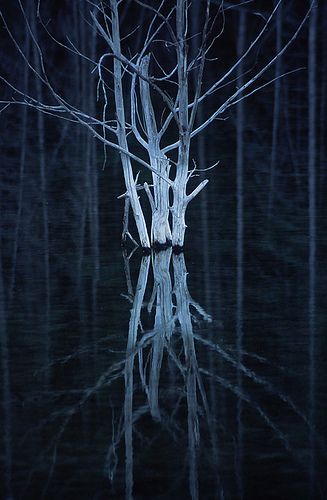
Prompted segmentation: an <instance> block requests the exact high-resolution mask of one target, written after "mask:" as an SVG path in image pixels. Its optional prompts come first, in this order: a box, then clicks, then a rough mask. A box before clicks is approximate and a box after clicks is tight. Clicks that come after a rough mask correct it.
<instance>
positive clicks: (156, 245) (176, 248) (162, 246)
mask: <svg viewBox="0 0 327 500" xmlns="http://www.w3.org/2000/svg"><path fill="white" fill-rule="evenodd" d="M121 247H122V248H123V249H124V250H127V247H128V245H127V241H126V240H123V241H122V242H121ZM137 248H141V249H142V253H143V255H150V254H151V253H152V252H154V253H159V252H163V251H165V250H167V249H168V248H172V250H173V253H174V254H176V255H179V254H180V253H183V252H184V246H181V245H173V243H172V241H171V240H166V242H165V243H160V242H159V241H154V242H153V243H152V245H151V247H148V246H144V247H142V246H141V247H139V246H138V245H135V246H134V249H135V250H136V249H137Z"/></svg>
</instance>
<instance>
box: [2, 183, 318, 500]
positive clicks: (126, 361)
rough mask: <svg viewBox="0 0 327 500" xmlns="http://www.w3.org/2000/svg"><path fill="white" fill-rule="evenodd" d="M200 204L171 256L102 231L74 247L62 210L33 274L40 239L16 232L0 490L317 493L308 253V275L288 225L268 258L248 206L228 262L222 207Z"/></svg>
mask: <svg viewBox="0 0 327 500" xmlns="http://www.w3.org/2000/svg"><path fill="white" fill-rule="evenodd" d="M209 193H211V195H210V196H212V199H210V197H209V210H210V206H211V205H210V203H211V202H212V204H214V201H215V199H214V198H213V194H212V191H209ZM202 203H203V200H202ZM200 206H201V203H200ZM202 208H203V206H202ZM212 212H213V213H211V216H210V228H211V229H210V231H211V233H210V234H211V235H215V236H211V237H210V238H208V235H204V234H203V232H201V231H200V230H199V234H197V230H196V229H195V230H194V231H191V235H190V236H189V239H188V245H187V248H186V251H185V256H184V255H183V254H181V255H171V252H170V251H169V250H168V251H167V252H162V253H159V254H157V255H153V256H146V257H144V256H143V257H142V254H141V252H140V251H137V252H135V253H134V254H133V255H132V256H131V257H130V258H128V256H127V254H126V255H123V254H122V252H121V250H120V247H119V241H118V240H117V241H115V240H112V237H111V238H110V233H108V238H106V237H104V238H102V241H103V243H102V244H101V246H100V248H99V260H98V261H97V260H96V259H95V257H94V253H93V252H92V246H91V245H86V247H85V250H84V255H83V259H82V263H81V264H79V262H80V258H81V256H80V255H79V251H78V250H75V251H74V250H73V249H72V248H73V247H72V246H71V247H69V245H68V244H66V245H65V244H64V243H62V242H63V241H68V240H69V238H70V237H71V235H70V234H69V232H68V231H67V227H66V229H65V224H64V221H62V231H61V233H60V234H59V233H58V231H57V230H56V231H57V232H56V240H55V241H54V242H53V243H52V245H53V248H54V250H53V253H52V252H50V282H49V283H48V286H46V285H45V280H44V270H43V266H42V251H41V250H40V255H37V254H36V253H33V254H31V253H30V252H27V251H26V248H25V251H26V252H27V254H26V255H25V257H24V259H22V258H21V257H22V256H24V247H22V248H21V250H20V251H21V256H20V258H19V259H18V265H19V268H18V278H17V282H16V285H15V294H14V300H13V301H12V304H11V305H10V310H6V301H4V300H3V301H2V316H1V318H2V319H1V323H2V324H1V327H2V345H1V347H2V350H1V353H2V354H1V367H2V377H1V380H2V382H1V386H2V392H1V394H2V396H1V397H2V406H1V408H2V413H1V415H2V416H1V429H2V430H1V436H2V438H1V442H2V454H1V464H2V465H1V470H2V473H1V474H2V480H1V496H2V498H6V499H8V498H24V499H30V498H31V499H38V498H46V499H52V498H56V499H57V498H58V499H59V498H60V499H72V498H83V499H84V498H85V499H91V498H94V499H95V498H99V499H100V498H101V499H102V498H103V499H105V498H113V499H115V498H117V499H120V498H125V497H126V498H135V499H145V498H146V499H149V498H151V499H152V498H156V499H157V498H158V499H159V498H175V497H177V496H178V497H179V498H192V499H197V498H206V499H207V498H208V499H211V498H213V499H214V498H217V499H223V498H224V499H242V498H244V499H263V498H265V499H266V498H267V499H268V498H269V499H302V498H303V499H304V498H321V499H323V498H326V492H327V490H326V478H325V468H324V466H325V463H324V461H325V458H326V441H325V439H324V431H325V426H326V424H325V419H324V417H325V413H324V410H325V407H324V405H323V403H324V401H325V396H326V365H325V359H324V355H325V353H326V340H325V331H326V330H325V327H326V321H325V319H326V316H325V306H326V299H325V289H326V275H325V274H324V273H323V272H322V271H323V267H321V266H320V262H319V260H318V261H317V262H316V266H317V269H318V273H317V279H316V281H315V283H314V288H312V286H311V287H310V283H309V279H308V276H309V269H308V262H307V259H306V258H305V255H306V238H305V230H304V229H303V227H302V228H301V226H299V227H300V229H298V230H293V234H292V241H296V245H293V244H289V245H288V247H287V248H286V249H285V251H284V254H282V255H280V256H278V252H279V249H278V243H276V242H275V251H276V252H277V255H275V257H274V259H273V257H272V255H271V248H270V246H271V235H269V234H267V235H266V239H264V240H263V239H262V236H260V237H259V236H258V234H257V231H258V227H260V225H262V224H260V219H259V217H257V218H254V217H253V214H252V216H251V213H250V214H249V217H248V219H247V218H246V217H245V222H246V221H247V220H248V222H247V223H246V224H245V229H246V231H245V234H251V238H248V240H247V239H245V242H244V248H245V253H244V259H243V266H242V269H243V280H240V279H239V276H240V274H239V273H240V269H239V268H238V265H237V258H236V256H237V253H236V251H235V238H234V233H233V231H234V227H233V222H232V221H231V225H229V224H226V225H225V226H224V225H222V224H221V222H219V220H220V221H221V219H219V220H218V218H216V219H215V213H214V210H213V211H212ZM193 216H194V214H193V215H192V213H191V215H190V219H191V220H192V217H193ZM250 216H251V217H250ZM261 222H262V221H261ZM303 223H305V217H304V218H303ZM111 230H112V233H111V235H114V234H116V233H115V231H117V233H118V230H119V228H118V227H117V228H115V226H114V225H113V226H112V229H111ZM283 234H284V237H285V238H286V237H287V231H286V230H285V231H284V233H283V232H280V233H279V235H280V237H281V236H282V235H283ZM280 241H282V240H280ZM299 242H300V244H299ZM28 255H29V259H28ZM40 262H41V263H40ZM3 263H4V264H5V263H6V261H5V259H3ZM8 263H9V258H8ZM8 268H10V266H9V264H8V266H7V267H6V266H3V275H4V283H6V282H7V281H6V280H7V277H8V276H7V275H9V274H10V273H9V270H8ZM205 269H206V272H205ZM320 269H321V272H319V270H320ZM8 279H9V278H8ZM47 290H48V291H49V292H50V302H49V301H48V300H47ZM4 292H5V290H4ZM6 295H7V294H6V293H3V294H2V297H5V296H6Z"/></svg>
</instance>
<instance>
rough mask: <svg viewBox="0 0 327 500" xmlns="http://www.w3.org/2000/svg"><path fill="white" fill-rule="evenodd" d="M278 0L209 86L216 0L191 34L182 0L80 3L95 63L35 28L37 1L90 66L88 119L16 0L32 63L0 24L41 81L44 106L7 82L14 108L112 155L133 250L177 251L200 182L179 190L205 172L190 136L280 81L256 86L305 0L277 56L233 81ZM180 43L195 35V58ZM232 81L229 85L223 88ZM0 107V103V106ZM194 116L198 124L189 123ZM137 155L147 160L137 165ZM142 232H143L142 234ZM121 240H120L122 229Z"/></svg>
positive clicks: (218, 9) (220, 16)
mask: <svg viewBox="0 0 327 500" xmlns="http://www.w3.org/2000/svg"><path fill="white" fill-rule="evenodd" d="M282 1H283V0H278V1H277V2H276V3H275V6H274V8H273V10H272V12H271V13H270V14H269V15H268V16H267V17H266V18H265V20H264V22H263V26H262V27H261V29H260V30H259V32H258V33H257V34H256V36H255V37H254V39H253V40H252V41H251V43H250V45H249V46H248V47H247V48H245V49H244V51H243V52H242V53H241V54H239V55H238V56H237V57H236V59H235V61H234V62H233V63H232V64H231V65H230V67H229V68H228V69H227V70H225V71H224V72H223V74H222V75H217V76H216V77H215V79H214V82H213V83H211V84H210V83H206V84H204V80H205V70H206V67H207V64H208V61H210V58H211V57H212V55H214V53H212V52H213V50H214V48H215V46H216V44H218V43H219V39H220V36H221V35H222V33H223V31H224V23H225V11H224V2H221V3H219V4H218V6H217V5H213V2H211V0H206V1H204V2H202V4H201V9H199V11H200V12H199V15H200V18H201V21H200V22H199V23H198V26H199V28H200V31H199V33H195V34H193V33H192V29H191V28H190V27H189V26H190V24H191V23H190V19H189V17H190V9H189V7H190V5H189V4H190V2H189V0H176V1H174V2H167V1H165V0H161V2H160V3H159V4H158V6H156V7H154V6H153V4H152V3H151V2H143V1H141V0H134V1H133V2H127V3H126V2H120V1H118V0H108V1H107V2H96V1H95V2H90V1H89V2H88V5H90V7H91V11H90V20H89V21H88V22H89V24H90V25H91V28H92V29H93V30H96V31H97V33H98V35H99V38H100V39H101V44H99V45H101V48H100V49H99V50H100V53H99V54H98V55H97V57H96V58H94V55H93V56H92V54H91V55H88V54H85V53H84V52H83V49H82V48H78V47H76V46H75V45H74V44H73V43H72V42H71V41H70V39H69V37H68V42H67V44H65V43H63V42H62V41H61V40H57V39H56V38H55V36H54V35H53V34H52V33H50V32H49V31H48V28H47V26H46V24H45V23H43V21H42V15H41V5H40V2H38V3H37V6H38V9H37V14H38V17H39V20H40V22H41V24H42V26H43V28H44V29H45V30H47V31H48V34H49V36H50V37H51V38H52V39H53V40H54V41H55V42H56V43H58V44H60V45H61V46H63V47H65V48H66V49H67V50H68V51H70V52H72V53H73V54H75V55H76V56H77V57H81V58H86V59H88V60H89V61H90V62H91V63H92V64H93V66H94V71H95V72H96V73H97V76H98V90H97V97H98V100H99V103H101V106H102V109H101V115H100V116H96V114H95V113H93V111H92V110H91V111H90V110H85V109H80V108H79V107H76V106H75V105H74V104H73V103H72V102H71V101H68V100H67V99H66V98H65V97H64V96H63V95H62V94H61V93H60V92H59V91H57V90H56V88H55V87H54V85H53V84H52V82H51V78H50V75H49V74H48V73H47V69H46V61H45V56H44V53H43V51H42V48H41V46H40V45H39V43H38V38H37V34H36V30H35V27H34V25H33V23H29V21H28V18H27V16H26V13H25V10H24V8H23V5H22V3H21V0H18V3H19V5H20V7H21V11H22V15H23V17H24V20H25V22H26V23H27V26H28V29H29V33H30V36H31V38H32V41H33V44H34V46H35V51H37V53H38V56H39V61H38V62H36V60H35V61H34V63H31V61H29V60H28V58H27V57H26V55H25V54H24V52H23V51H22V50H21V48H20V46H19V44H18V42H17V41H16V40H15V38H14V36H13V34H12V33H11V31H10V28H9V26H8V25H7V24H6V21H5V20H4V18H3V21H4V24H5V27H6V29H7V31H8V33H9V35H10V37H11V39H12V41H13V42H14V44H15V45H16V48H17V49H18V51H19V52H20V54H21V56H22V57H23V59H24V60H25V63H26V64H27V65H28V67H29V68H30V70H31V71H32V72H33V73H34V74H35V75H36V77H37V78H38V80H39V82H40V85H41V84H42V85H43V87H44V90H45V94H46V95H47V96H49V98H50V99H51V101H52V103H51V104H48V103H47V102H45V98H43V99H42V98H41V97H42V94H41V93H40V92H38V93H37V96H35V97H33V96H29V95H26V92H25V91H24V90H20V89H17V88H15V87H14V86H13V85H12V84H11V83H10V82H7V83H8V84H9V85H10V86H11V87H12V88H13V90H15V91H16V92H19V93H20V95H21V100H20V101H19V100H17V99H16V103H18V102H19V103H20V104H23V105H28V106H32V107H34V108H36V109H38V110H39V111H42V112H44V113H48V114H51V115H55V116H59V117H60V118H63V119H66V120H69V121H73V122H76V123H79V124H81V125H83V126H84V127H86V128H87V129H88V130H89V131H90V132H91V133H92V134H93V136H94V137H96V138H97V139H99V140H100V141H102V142H103V143H104V144H105V146H108V147H111V148H113V149H115V150H116V151H118V152H119V154H120V158H121V165H122V170H123V175H124V180H125V185H126V193H124V197H125V202H126V210H125V222H127V215H128V208H129V205H130V207H131V209H132V212H133V216H134V219H135V223H136V227H137V231H138V239H139V242H140V244H141V246H142V247H143V248H150V246H153V247H156V246H159V247H165V246H169V245H171V244H172V245H173V246H174V247H177V248H183V246H184V239H185V230H186V211H187V207H188V205H189V203H190V201H192V200H193V199H194V198H195V197H196V196H197V195H198V194H199V193H200V191H201V190H202V189H203V188H204V187H205V185H206V184H207V182H208V180H207V179H204V178H202V179H201V180H200V182H199V183H198V184H197V185H196V184H193V182H194V180H192V188H191V189H190V188H189V181H190V179H192V178H193V177H194V176H196V175H198V171H199V170H200V171H201V170H206V166H205V165H201V169H198V168H197V166H194V167H193V168H191V166H190V163H191V161H190V148H191V143H192V140H193V139H194V138H195V137H196V136H198V134H200V133H202V132H204V131H205V130H206V129H207V127H208V126H209V125H210V124H212V123H213V122H214V121H215V120H217V119H224V118H225V114H226V112H227V110H229V109H230V108H231V107H233V106H234V105H236V104H237V103H239V102H240V101H241V100H243V99H245V98H247V97H249V96H251V95H253V94H254V93H255V92H256V91H258V90H259V89H261V88H263V87H265V86H267V85H268V84H269V83H271V82H274V81H276V79H279V78H280V76H281V75H279V74H275V76H274V78H273V79H272V80H271V81H269V82H267V81H264V83H262V81H261V82H260V78H261V77H262V76H263V75H264V74H266V73H267V72H268V70H269V69H270V68H271V67H272V66H273V65H274V64H275V63H276V62H277V61H278V60H279V59H280V57H281V56H282V54H283V53H284V52H285V51H286V49H287V48H288V47H289V45H290V44H291V43H292V41H293V40H294V39H295V38H296V37H297V35H298V33H299V31H300V30H301V28H302V26H303V24H304V23H305V22H306V20H307V17H308V16H309V13H310V11H311V8H312V5H313V3H311V5H310V7H309V10H308V12H307V13H306V15H305V16H304V18H303V20H302V22H301V23H300V24H299V26H298V27H297V28H296V29H295V32H294V33H293V35H292V36H291V37H290V38H289V39H288V41H287V42H286V43H285V44H284V45H283V46H282V45H281V46H278V48H277V52H276V53H275V54H274V55H272V56H271V58H270V59H269V60H268V62H265V63H264V64H262V65H261V67H260V66H259V67H258V66H255V69H254V70H252V71H248V72H247V73H245V74H246V77H245V76H244V78H243V77H242V80H241V83H240V78H241V75H240V72H239V68H240V67H244V64H245V62H246V61H247V58H248V56H249V55H251V53H252V51H253V50H255V48H256V47H257V46H258V44H259V42H261V41H262V40H263V37H264V34H265V32H266V30H267V28H269V26H270V25H271V24H272V22H273V19H274V18H275V15H276V13H277V12H278V9H279V8H280V6H281V4H282ZM246 3H247V2H246ZM133 5H134V6H135V5H136V6H138V7H139V8H141V9H143V11H144V13H145V14H144V19H145V20H148V22H147V23H146V26H145V27H143V26H142V32H143V33H144V36H143V40H142V43H141V44H139V39H140V36H141V35H140V30H139V29H138V28H139V27H138V26H134V29H132V31H131V32H127V33H125V32H124V31H123V26H122V22H121V19H122V18H124V16H125V14H126V8H127V7H128V8H131V6H133ZM232 7H233V6H229V7H228V8H229V9H231V8H232ZM124 9H125V10H124ZM220 20H222V23H221V25H222V26H221V27H219V22H220ZM135 30H138V34H137V40H138V43H137V48H136V51H133V50H132V48H131V44H132V41H133V34H134V32H135ZM190 37H196V38H197V39H198V41H197V43H196V44H195V45H196V46H197V47H198V48H197V50H196V51H195V53H194V51H189V50H188V49H189V44H190ZM134 38H135V37H134ZM140 45H141V48H139V47H140ZM163 54H164V55H163ZM194 82H196V84H195V85H194ZM235 82H236V84H237V86H236V88H235V85H233V83H235ZM228 85H229V87H228ZM226 86H227V87H228V88H229V89H230V90H229V93H227V97H226V93H225V92H224V93H221V92H219V91H220V90H221V88H222V87H226ZM209 98H211V101H210V107H208V106H207V103H208V102H209ZM53 101H55V102H54V103H53ZM2 103H3V104H8V101H2ZM10 103H12V101H10ZM203 109H205V111H206V112H205V113H203ZM208 109H210V111H208ZM200 110H202V111H201V112H200ZM197 117H198V118H199V117H201V119H200V120H199V119H198V120H197ZM137 143H138V146H136V144H137ZM139 147H142V148H143V151H144V152H143V153H142V152H140V153H139ZM146 157H147V159H144V158H146ZM136 165H140V166H142V167H143V169H144V168H145V169H146V170H149V171H151V173H152V182H151V184H149V183H148V177H147V174H146V173H145V174H144V172H143V174H142V175H143V177H144V178H142V180H141V176H139V174H137V175H135V173H134V169H135V166H136ZM209 168H210V167H209ZM140 191H145V193H146V195H147V198H146V197H144V195H143V197H142V193H141V197H140V196H139V194H140ZM146 199H147V200H148V202H149V204H150V207H151V221H150V222H149V223H147V222H146V211H145V210H144V201H145V200H146ZM149 226H151V231H150V232H149ZM124 235H125V236H128V235H130V233H129V230H128V227H127V223H126V224H125V230H124ZM131 238H132V237H131ZM132 239H133V241H135V240H134V238H132Z"/></svg>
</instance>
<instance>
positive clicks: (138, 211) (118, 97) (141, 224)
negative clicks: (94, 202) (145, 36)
mask: <svg viewBox="0 0 327 500" xmlns="http://www.w3.org/2000/svg"><path fill="white" fill-rule="evenodd" d="M110 6H111V9H112V42H113V45H114V47H115V51H116V53H117V54H120V53H121V50H120V29H119V16H118V4H117V1H116V0H111V1H110ZM114 87H115V104H116V114H117V138H118V143H119V145H120V147H122V148H123V149H124V150H126V151H128V150H129V148H128V143H127V138H126V120H125V107H124V97H123V89H122V65H121V62H120V61H119V60H118V59H117V58H115V60H114ZM121 161H122V166H123V173H124V179H125V185H126V188H127V191H128V196H129V198H130V202H131V206H132V210H133V215H134V219H135V223H136V226H137V229H138V233H139V237H140V242H141V245H142V247H144V248H150V240H149V236H148V231H147V227H146V223H145V219H144V215H143V211H142V208H141V204H140V201H139V198H138V195H137V190H136V185H135V182H134V177H133V170H132V165H131V160H130V157H128V156H127V155H126V154H124V153H121Z"/></svg>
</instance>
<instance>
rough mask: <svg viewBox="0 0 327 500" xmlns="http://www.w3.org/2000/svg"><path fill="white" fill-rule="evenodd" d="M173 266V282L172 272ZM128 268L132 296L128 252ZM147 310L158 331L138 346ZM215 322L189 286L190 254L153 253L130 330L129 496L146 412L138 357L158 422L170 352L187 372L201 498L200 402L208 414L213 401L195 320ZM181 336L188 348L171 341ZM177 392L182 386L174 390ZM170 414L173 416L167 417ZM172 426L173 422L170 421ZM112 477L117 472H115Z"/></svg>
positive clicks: (191, 448) (192, 480) (192, 467)
mask: <svg viewBox="0 0 327 500" xmlns="http://www.w3.org/2000/svg"><path fill="white" fill-rule="evenodd" d="M150 261H151V266H152V271H153V281H154V283H153V290H152V293H151V296H150V299H149V300H148V301H144V297H145V293H146V286H147V283H148V281H149V269H150ZM171 265H172V271H173V280H172V278H171V274H170V266H171ZM125 269H126V271H127V273H126V277H127V288H128V290H129V296H131V290H132V286H131V282H130V273H129V266H128V261H127V258H126V256H125ZM142 309H143V310H145V311H146V314H147V315H148V316H149V317H151V316H152V317H153V318H152V319H153V329H151V330H148V331H147V333H146V336H147V337H148V338H150V339H151V340H150V342H148V343H146V344H144V346H142V347H141V348H137V335H138V332H139V331H140V330H141V331H142V330H143V327H142V319H141V315H142ZM203 320H204V321H208V322H210V321H211V317H210V316H209V315H208V314H207V313H206V312H205V311H204V310H203V309H202V307H201V306H200V305H199V304H197V303H196V302H195V301H194V300H193V299H192V297H191V295H190V293H189V291H188V287H187V270H186V266H185V259H184V254H182V253H181V254H178V255H177V254H173V255H172V251H171V249H168V250H166V251H163V252H159V253H155V254H153V256H152V257H150V256H145V257H143V259H142V262H141V265H140V272H139V277H138V281H137V285H136V289H135V293H134V295H133V306H132V309H131V316H130V322H129V330H128V342H127V358H126V364H125V372H124V376H125V403H124V436H125V453H126V469H125V479H126V498H132V497H133V493H132V492H133V422H134V421H135V420H136V418H135V415H140V412H139V408H137V407H135V406H134V405H133V394H134V384H135V382H134V368H135V364H136V360H138V368H139V378H140V380H141V383H142V388H143V391H144V393H145V395H146V400H147V405H148V411H149V412H150V414H151V416H152V417H153V418H154V419H155V420H158V421H161V420H162V419H163V417H162V415H161V411H160V404H159V392H160V391H159V387H160V375H161V370H162V363H163V358H164V355H165V354H166V355H167V357H168V358H169V360H170V361H171V362H172V363H173V364H174V366H175V368H176V369H177V371H178V372H179V374H180V375H181V379H182V383H181V386H180V387H179V388H178V389H179V392H180V394H185V398H186V408H187V436H188V468H189V489H190V494H191V497H192V499H196V498H198V479H197V449H198V446H199V440H200V434H199V405H198V398H199V395H200V398H201V399H202V403H203V407H204V408H205V411H206V414H207V417H208V418H209V411H208V405H207V402H206V397H205V391H204V388H203V383H202V380H201V375H200V373H199V370H198V364H197V357H196V352H195V345H194V337H193V324H194V323H198V322H199V321H203ZM173 335H177V336H178V337H179V338H180V339H181V341H182V348H180V346H179V345H178V349H176V348H175V346H174V345H173V343H172V342H171V340H172V336H173ZM174 391H176V388H174ZM181 400H182V398H180V397H179V398H178V399H177V401H176V404H175V407H174V408H173V409H172V418H174V417H173V415H174V414H177V412H178V406H179V405H180V404H181ZM164 418H167V416H166V417H164ZM166 425H168V426H171V422H170V423H169V422H166ZM115 448H116V446H115V445H112V446H111V451H110V453H109V456H108V463H110V462H111V461H112V458H113V457H111V456H110V455H111V454H112V455H113V454H114V450H115ZM110 475H111V477H112V473H111V474H110Z"/></svg>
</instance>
